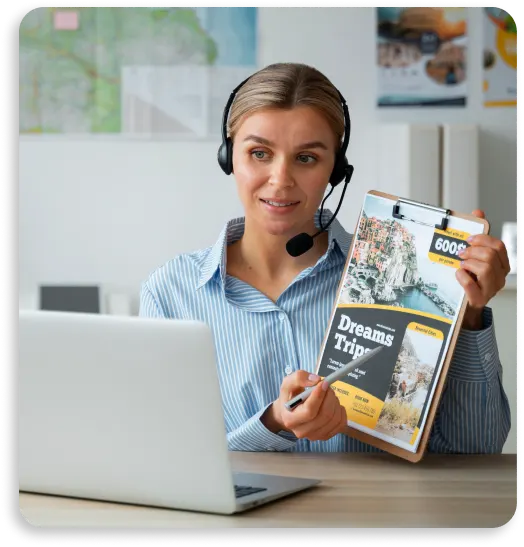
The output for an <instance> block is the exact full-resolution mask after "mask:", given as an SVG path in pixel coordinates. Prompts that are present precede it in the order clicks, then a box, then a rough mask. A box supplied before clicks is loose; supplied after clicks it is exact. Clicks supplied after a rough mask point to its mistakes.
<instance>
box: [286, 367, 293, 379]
mask: <svg viewBox="0 0 524 547" xmlns="http://www.w3.org/2000/svg"><path fill="white" fill-rule="evenodd" d="M284 370H285V371H286V374H287V375H288V376H289V375H290V374H291V373H292V372H293V369H292V368H291V367H290V366H289V365H288V366H287V367H286V368H285V369H284Z"/></svg>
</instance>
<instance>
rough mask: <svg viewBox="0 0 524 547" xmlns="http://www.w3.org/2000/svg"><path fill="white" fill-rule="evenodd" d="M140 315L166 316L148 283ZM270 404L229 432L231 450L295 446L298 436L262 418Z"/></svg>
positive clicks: (143, 286) (273, 448)
mask: <svg viewBox="0 0 524 547" xmlns="http://www.w3.org/2000/svg"><path fill="white" fill-rule="evenodd" d="M139 316H140V317H153V318H162V317H166V316H165V314H164V313H163V312H162V307H161V304H160V302H159V301H158V299H157V298H155V296H154V294H153V293H152V291H151V289H150V288H149V286H148V285H147V283H143V284H142V288H141V291H140V309H139ZM268 407H269V405H268V406H267V407H265V408H263V409H262V410H261V411H259V412H257V413H256V414H255V415H254V416H252V417H251V418H249V419H248V420H247V421H246V422H244V423H243V424H242V425H241V426H240V427H238V428H237V429H235V430H234V431H231V432H230V433H228V434H227V443H228V448H229V450H242V451H249V452H255V451H262V450H271V451H277V450H278V451H283V450H288V449H290V448H293V447H294V446H295V444H296V441H297V438H296V437H295V436H294V435H293V434H291V433H288V432H285V431H282V432H280V433H278V434H276V433H272V432H271V431H269V429H267V428H266V426H265V425H264V424H263V423H262V421H261V420H260V418H261V416H262V414H264V412H265V411H266V409H267V408H268Z"/></svg>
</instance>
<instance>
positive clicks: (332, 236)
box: [140, 63, 510, 452]
mask: <svg viewBox="0 0 524 547" xmlns="http://www.w3.org/2000/svg"><path fill="white" fill-rule="evenodd" d="M228 133H229V136H230V137H231V142H232V143H233V150H232V162H233V165H232V167H233V171H234V175H235V179H236V183H237V187H238V193H239V196H240V199H241V201H242V204H243V207H244V210H245V217H244V218H240V219H235V220H232V221H230V222H228V223H227V225H226V226H225V228H224V230H223V231H222V233H221V234H220V236H219V238H218V241H217V242H216V243H215V245H214V246H212V247H210V248H207V249H204V250H200V251H196V252H193V253H189V254H184V255H180V256H177V257H175V258H174V259H173V260H171V261H169V262H168V263H167V264H165V265H164V266H162V267H160V268H159V269H157V270H156V271H155V272H153V273H152V274H151V276H150V277H149V278H148V279H147V281H145V283H144V284H143V287H142V292H141V304H140V314H141V315H142V316H146V317H164V318H168V319H198V320H201V321H204V322H206V323H207V324H209V325H210V326H211V328H212V330H213V332H214V336H215V342H216V348H217V358H218V373H219V378H220V385H221V390H222V396H223V407H224V415H225V421H226V428H227V438H228V444H229V448H230V449H231V450H249V451H253V450H288V449H291V450H297V451H317V452H328V451H330V452H337V451H369V452H373V451H377V450H376V449H375V448H374V447H371V446H369V445H366V444H364V443H362V442H360V441H358V440H355V439H352V438H350V437H348V436H346V435H343V434H340V433H341V432H343V431H344V430H345V428H346V412H345V409H344V408H343V407H342V406H341V405H340V404H339V402H338V399H337V397H336V396H335V395H334V392H333V391H332V390H331V389H327V386H326V385H325V384H324V383H323V382H320V383H319V382H318V381H319V378H318V377H317V376H315V374H313V370H314V369H315V366H316V359H317V356H318V351H319V348H320V347H321V344H322V340H323V336H324V333H325V329H326V327H327V325H328V321H329V317H330V313H331V309H332V306H333V303H334V301H335V297H336V291H337V288H338V283H339V281H340V278H341V276H342V272H343V268H344V265H345V261H346V257H347V254H348V251H349V246H350V243H351V236H350V235H349V234H348V233H347V232H346V231H345V230H344V229H343V228H342V226H341V225H340V223H339V222H338V221H337V220H335V221H334V222H333V223H332V224H331V225H330V226H329V228H328V230H327V232H324V233H322V234H321V235H319V236H318V237H316V238H315V240H314V244H313V247H312V248H311V249H310V250H309V251H308V252H306V253H304V254H302V255H301V256H299V257H297V258H293V257H292V256H290V255H289V254H288V252H287V251H286V243H287V242H288V240H289V239H290V238H292V237H293V236H295V235H297V234H299V233H302V232H306V233H309V234H312V233H313V232H316V231H317V228H318V227H319V225H320V221H319V220H320V213H319V211H318V208H319V205H320V203H321V200H322V198H323V195H324V192H325V190H326V187H327V185H328V181H329V179H330V175H331V173H332V170H333V166H334V161H335V156H336V154H337V152H338V151H339V149H340V147H341V142H342V137H343V134H344V116H343V109H342V105H341V100H340V95H339V94H338V91H337V90H336V88H335V87H334V86H333V84H331V82H330V81H329V80H328V79H327V78H326V77H325V76H323V75H322V74H321V73H319V72H318V71H317V70H315V69H313V68H311V67H308V66H305V65H300V64H287V63H286V64H276V65H271V66H268V67H266V68H265V69H263V70H261V71H259V72H257V73H256V74H254V75H253V76H252V77H251V78H250V79H249V80H248V81H247V82H245V83H244V85H242V87H241V88H240V89H239V90H238V92H237V94H236V96H235V99H234V102H233V104H232V107H231V112H230V116H229V121H228ZM476 213H477V216H482V213H481V212H480V211H477V212H476ZM330 218H331V214H330V213H329V211H324V213H323V215H322V219H321V220H322V221H323V225H324V226H325V225H326V223H327V222H328V220H329V219H330ZM462 259H463V260H464V262H463V267H462V268H461V269H459V271H457V279H458V281H459V283H460V284H461V285H462V286H463V287H464V290H465V292H466V295H467V298H468V303H469V305H468V310H467V314H466V318H465V321H464V327H463V329H462V331H461V333H460V336H459V339H458V343H457V346H456V350H455V354H454V355H455V356H454V358H453V361H452V363H451V366H450V369H449V375H448V380H447V385H446V389H445V392H444V394H443V397H442V400H441V404H440V407H439V412H438V414H437V417H436V421H435V425H434V429H433V432H432V435H431V438H430V442H429V450H432V451H440V452H500V451H501V449H502V446H503V444H504V441H505V439H506V437H507V434H508V431H509V427H510V415H509V407H508V402H507V398H506V395H505V393H504V391H503V388H502V385H501V374H502V369H501V365H500V362H499V358H498V352H497V346H496V341H495V336H494V331H493V319H492V314H491V311H490V310H489V308H486V307H485V305H486V303H487V302H488V301H489V300H490V298H491V297H492V296H493V295H494V294H496V292H497V291H498V290H500V289H501V288H502V287H503V286H504V279H505V276H506V274H507V273H508V272H509V262H508V257H507V254H506V250H505V248H504V245H503V244H502V243H501V242H500V241H499V240H497V239H495V238H493V237H489V236H476V237H475V239H474V240H473V241H472V243H471V247H469V248H468V249H467V250H466V251H465V253H464V254H463V256H462ZM470 274H472V275H470ZM315 384H318V385H316V386H315V388H314V391H313V394H312V395H311V397H309V399H308V400H307V401H306V402H305V403H304V404H303V405H301V406H300V407H298V408H297V409H296V410H294V411H293V412H289V411H287V410H286V409H285V407H284V406H283V404H284V402H286V401H288V400H289V399H290V398H291V397H292V396H294V395H296V394H298V393H299V392H301V391H302V390H303V389H304V388H305V387H306V386H313V385H315Z"/></svg>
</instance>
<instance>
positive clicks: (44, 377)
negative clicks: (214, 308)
mask: <svg viewBox="0 0 524 547" xmlns="http://www.w3.org/2000/svg"><path fill="white" fill-rule="evenodd" d="M18 367H19V368H18V381H19V455H18V456H19V460H18V461H19V489H20V491H26V492H37V493H44V494H56V495H62V496H72V497H79V498H90V499H97V500H106V501H116V502H125V503H133V504H140V505H151V506H158V507H168V508H176V509H187V510H195V511H204V512H212V513H223V514H230V513H235V512H238V511H244V510H246V509H249V508H252V507H255V506H257V505H261V504H264V503H267V502H269V501H272V500H275V499H277V498H281V497H283V496H286V495H288V494H292V493H294V492H298V491H300V490H304V489H306V488H309V487H311V486H313V485H315V484H318V482H319V481H317V480H311V479H300V478H290V477H278V476H271V475H263V474H244V473H233V471H232V469H231V467H230V461H229V456H228V449H227V440H226V432H225V425H224V416H223V411H222V401H221V394H220V388H219V383H218V375H217V370H216V360H215V347H214V341H213V337H212V332H211V329H210V328H209V327H208V326H207V325H205V324H204V323H200V322H196V321H173V320H171V321H167V320H164V319H145V318H138V317H117V316H109V315H94V314H84V313H75V312H53V311H28V310H27V311H26V310H20V311H19V365H18Z"/></svg>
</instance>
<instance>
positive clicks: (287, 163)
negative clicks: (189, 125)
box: [233, 106, 339, 235]
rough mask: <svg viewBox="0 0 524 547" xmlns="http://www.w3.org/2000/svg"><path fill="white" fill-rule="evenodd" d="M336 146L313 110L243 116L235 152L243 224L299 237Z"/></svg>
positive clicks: (319, 196)
mask: <svg viewBox="0 0 524 547" xmlns="http://www.w3.org/2000/svg"><path fill="white" fill-rule="evenodd" d="M338 146H339V145H338V143H337V138H336V136H335V134H334V132H333V130H332V129H331V127H330V126H329V124H328V122H327V121H326V120H325V119H324V117H323V116H322V115H321V114H319V113H318V112H317V111H316V110H315V109H313V108H311V107H305V106H301V107H297V108H293V109H290V110H282V109H264V110H259V111H257V112H255V113H253V114H251V115H249V116H246V118H245V119H244V120H243V121H242V123H241V125H240V127H239V129H238V131H237V133H236V135H235V138H234V146H233V170H234V174H235V178H236V181H237V186H238V192H239V195H240V199H241V201H242V204H243V206H244V211H245V214H246V219H249V221H250V222H252V223H256V225H257V226H259V227H260V228H261V229H263V230H264V231H266V232H268V233H270V234H272V235H288V234H290V235H294V234H295V233H297V232H298V231H301V230H302V229H303V227H304V225H305V224H307V223H308V222H311V221H312V219H313V218H314V215H315V211H316V210H317V209H318V207H319V205H320V202H321V200H322V198H323V195H324V191H325V189H326V186H327V184H328V181H329V176H330V174H331V171H332V170H333V165H334V160H335V151H336V150H337V149H338Z"/></svg>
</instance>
